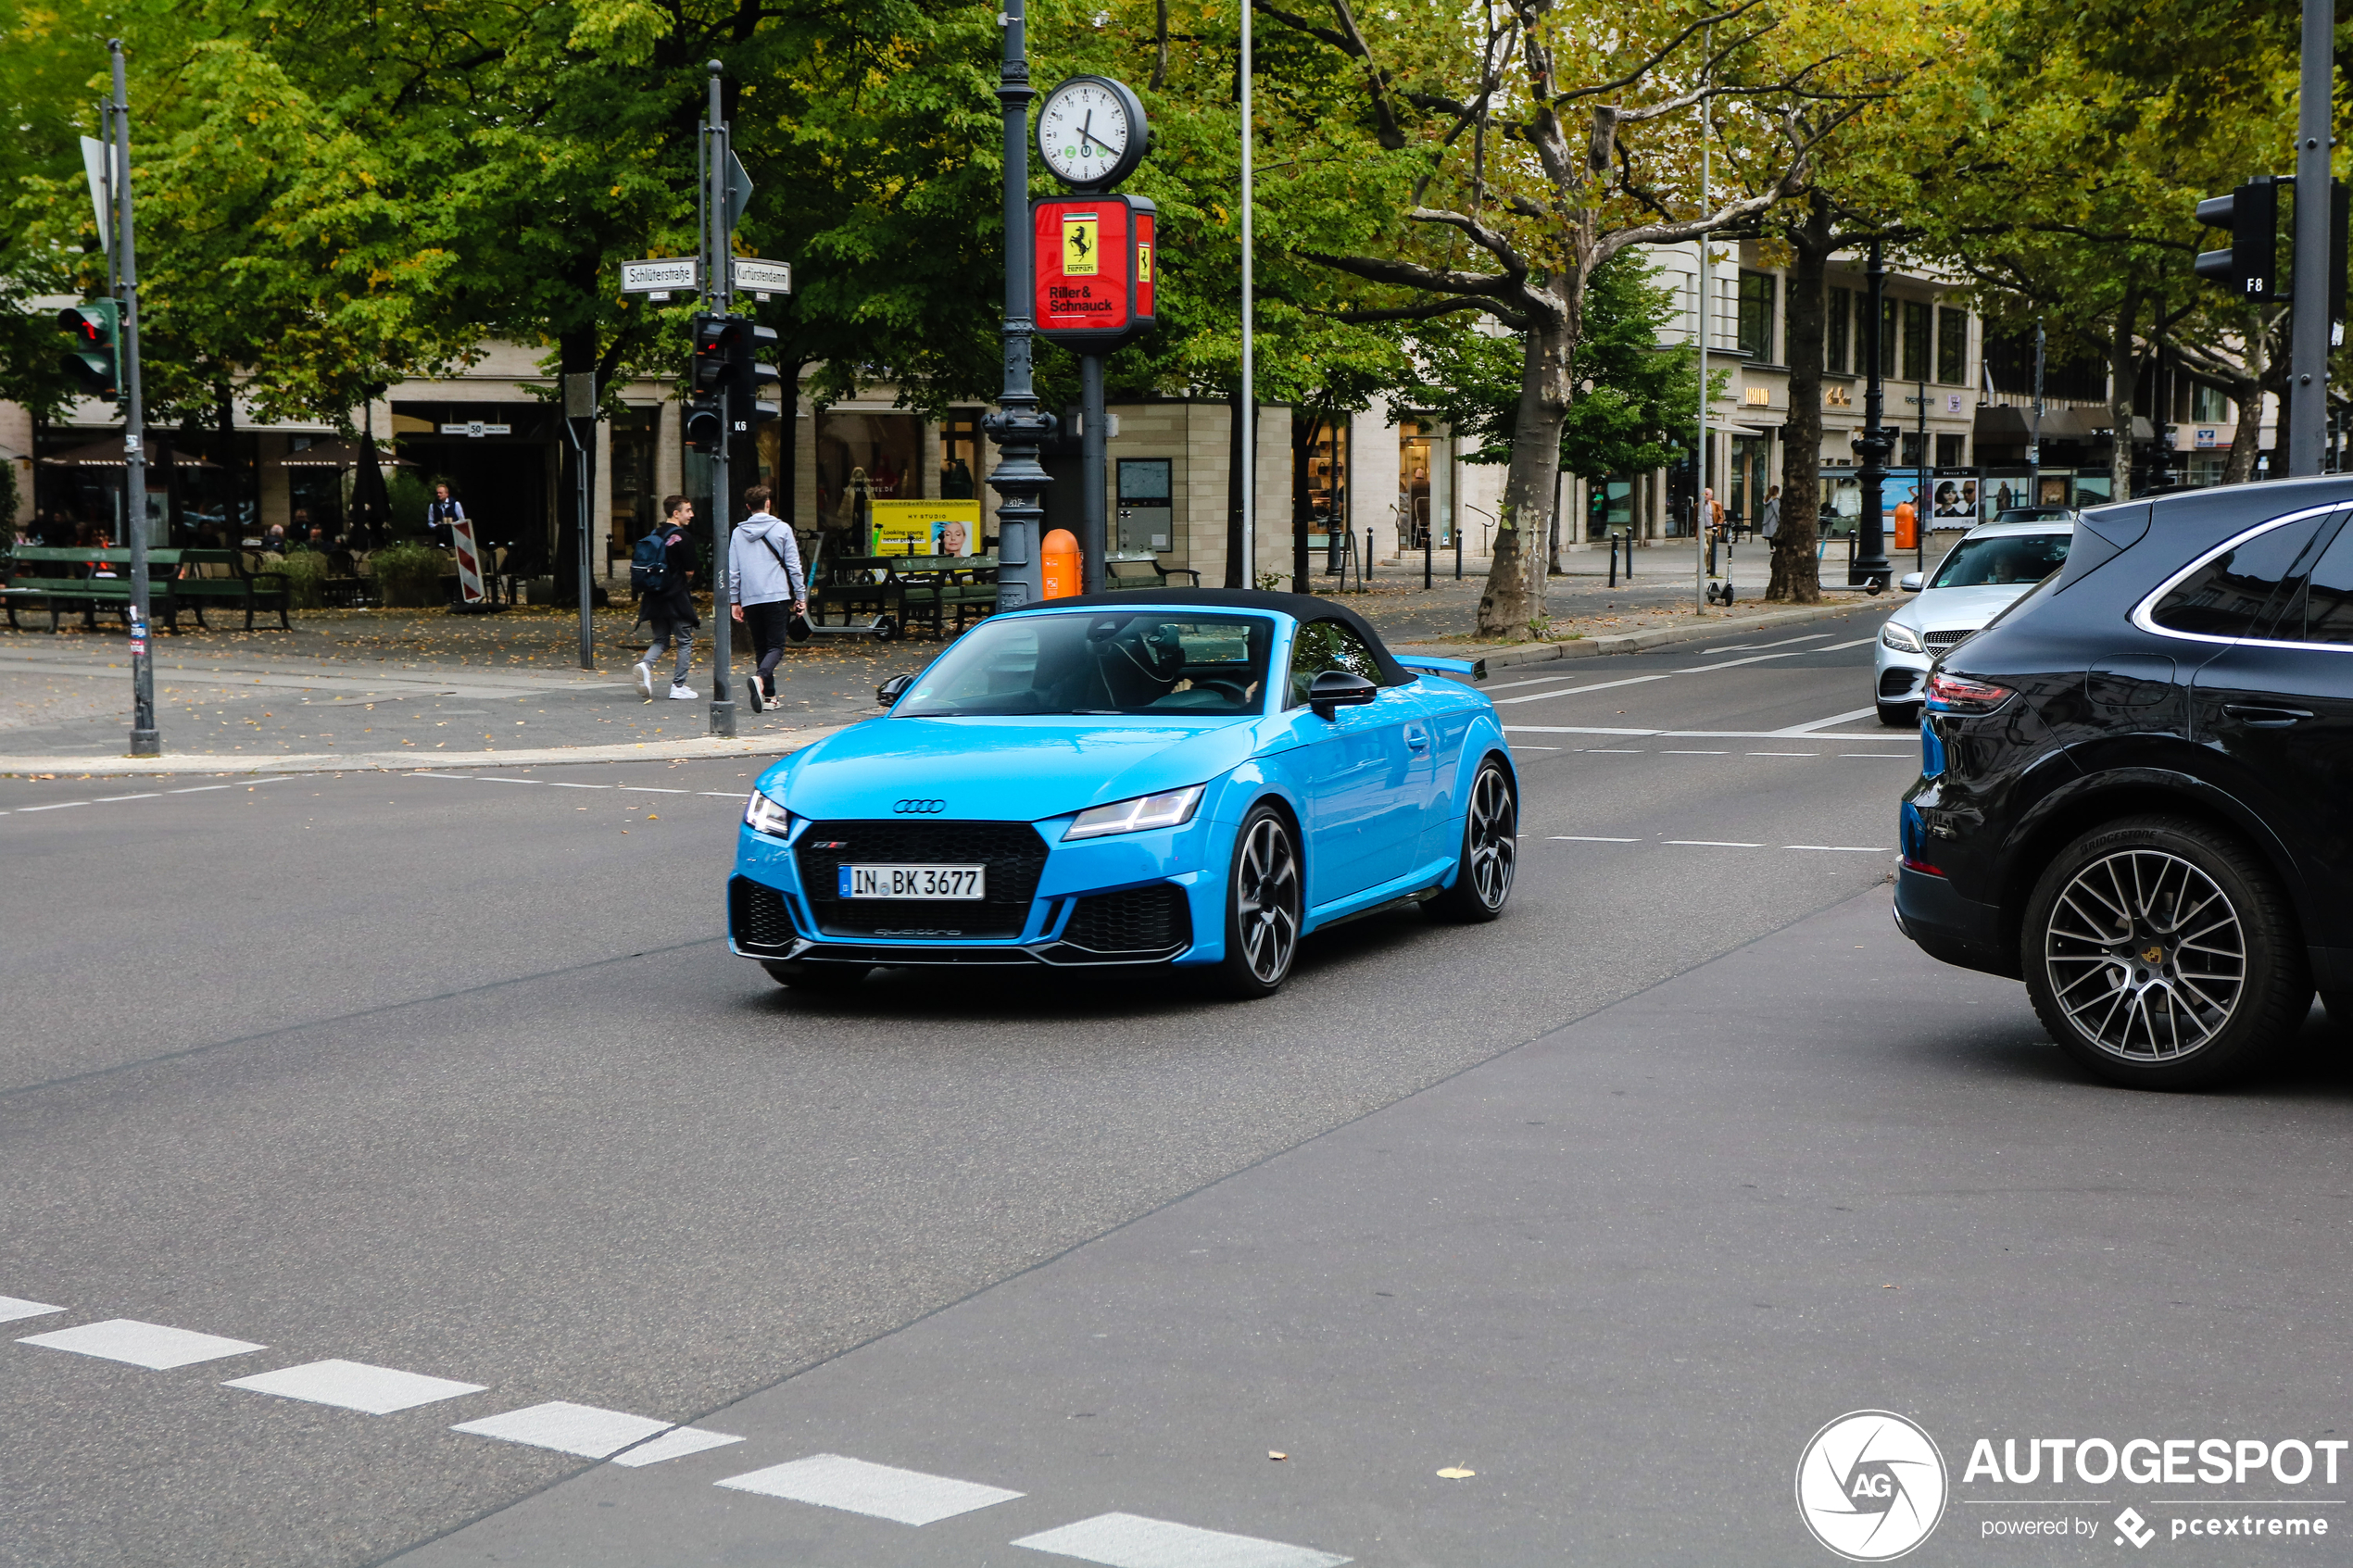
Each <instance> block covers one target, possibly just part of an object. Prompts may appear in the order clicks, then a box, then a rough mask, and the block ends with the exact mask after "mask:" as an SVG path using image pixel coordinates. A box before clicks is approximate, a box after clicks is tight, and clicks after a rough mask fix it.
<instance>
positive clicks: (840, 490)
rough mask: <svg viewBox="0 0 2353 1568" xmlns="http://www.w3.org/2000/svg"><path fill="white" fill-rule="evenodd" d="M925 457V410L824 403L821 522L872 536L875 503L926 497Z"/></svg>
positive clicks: (819, 454)
mask: <svg viewBox="0 0 2353 1568" xmlns="http://www.w3.org/2000/svg"><path fill="white" fill-rule="evenodd" d="M923 457H924V421H923V419H922V417H921V416H920V415H916V414H866V413H843V412H840V411H838V410H836V409H831V408H825V409H820V410H819V411H818V414H817V516H816V518H815V520H814V521H815V522H816V525H817V526H818V527H820V528H824V529H842V530H849V532H850V533H851V536H852V537H853V538H857V539H864V538H866V537H867V529H868V527H869V523H870V519H871V513H872V507H873V503H875V502H876V501H914V500H922V499H924V498H925V495H924V474H923Z"/></svg>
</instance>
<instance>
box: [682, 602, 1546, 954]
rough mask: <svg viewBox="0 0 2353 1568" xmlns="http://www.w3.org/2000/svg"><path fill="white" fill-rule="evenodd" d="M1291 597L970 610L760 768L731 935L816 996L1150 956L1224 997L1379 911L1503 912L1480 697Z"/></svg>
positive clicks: (1510, 775) (1352, 620)
mask: <svg viewBox="0 0 2353 1568" xmlns="http://www.w3.org/2000/svg"><path fill="white" fill-rule="evenodd" d="M1470 669H1471V667H1470V666H1469V665H1468V664H1465V663H1462V662H1460V661H1457V660H1453V659H1400V658H1398V657H1396V656H1394V655H1392V654H1391V653H1390V651H1389V649H1387V648H1386V647H1384V646H1382V645H1381V640H1380V637H1379V636H1378V633H1375V632H1374V631H1373V629H1372V628H1371V627H1370V626H1368V625H1366V624H1365V621H1364V620H1363V619H1362V618H1361V617H1359V616H1358V615H1357V614H1356V613H1355V612H1354V611H1353V610H1351V609H1348V608H1345V607H1343V606H1340V605H1337V604H1333V603H1331V602H1329V601H1327V600H1324V599H1318V598H1314V597H1310V596H1305V595H1299V594H1268V593H1245V592H1238V591H1218V590H1202V589H1194V590H1185V591H1170V592H1164V593H1150V592H1142V591H1137V592H1126V593H1114V594H1101V595H1094V596H1086V597H1080V598H1067V599H1051V600H1048V601H1046V602H1044V603H1042V604H1038V605H1035V606H1028V607H1025V608H1020V609H1017V610H1012V611H1008V612H1006V613H1003V614H1000V615H995V616H991V617H990V618H989V619H988V620H987V621H982V622H981V623H980V624H979V625H977V626H975V628H973V629H972V630H971V631H969V632H967V633H964V634H963V636H961V637H959V638H957V639H956V641H955V642H953V643H951V644H950V645H949V646H948V647H947V648H946V649H944V650H943V651H942V652H941V653H940V655H939V657H938V658H937V659H934V660H933V661H932V663H931V665H930V666H929V667H928V668H927V669H925V671H923V672H922V673H921V674H918V675H912V676H908V675H901V676H899V677H896V678H895V679H893V680H891V681H889V682H887V683H886V684H884V685H883V686H882V688H881V689H880V691H879V692H878V693H877V694H876V695H877V696H878V697H879V698H880V700H881V701H882V703H883V704H884V706H885V708H886V709H887V711H886V712H885V713H883V714H882V715H881V716H879V717H877V718H874V719H869V720H866V721H862V722H861V723H857V724H853V725H851V726H849V728H848V729H846V730H843V731H841V732H840V733H839V734H835V735H832V736H829V737H828V738H826V739H825V740H823V741H820V742H818V743H817V744H816V745H814V746H809V747H808V748H806V749H805V750H802V751H798V752H795V753H794V754H793V755H792V756H790V757H787V758H786V759H784V760H783V761H780V762H778V763H777V764H776V765H775V766H774V767H773V768H771V769H769V770H768V771H766V772H764V773H762V774H761V778H760V783H759V786H758V787H757V788H756V789H754V790H753V791H752V794H751V798H750V801H749V803H748V805H747V807H746V809H745V811H744V822H743V827H742V829H741V831H740V832H739V834H737V841H736V874H735V876H734V878H733V879H732V880H731V881H730V883H729V884H728V929H729V935H730V939H731V942H732V944H733V946H734V948H735V950H736V952H737V953H739V954H741V955H742V956H743V957H745V958H748V959H756V960H759V961H760V962H761V963H762V964H764V965H765V966H766V967H767V970H768V972H769V973H770V974H771V975H773V976H774V977H775V978H776V979H777V980H778V981H779V982H781V983H783V984H784V985H792V986H808V987H829V986H838V985H847V984H854V983H856V982H857V981H859V980H860V979H861V978H862V977H863V976H864V975H865V974H866V973H867V972H869V971H871V970H874V969H876V968H895V967H899V966H907V965H923V964H1047V965H1055V966H1072V967H1076V966H1081V965H1086V966H1099V965H1104V964H1170V965H1175V966H1176V967H1177V968H1179V969H1188V970H1196V971H1199V972H1202V973H1203V974H1204V975H1206V976H1207V977H1209V978H1211V979H1212V980H1213V981H1214V983H1215V984H1216V985H1218V986H1219V987H1220V988H1222V989H1224V990H1226V991H1227V992H1228V993H1230V994H1233V995H1237V996H1241V997H1262V996H1265V995H1267V994H1269V993H1271V992H1273V991H1274V990H1275V989H1277V987H1278V986H1280V985H1282V983H1283V981H1284V980H1285V978H1286V977H1288V976H1289V975H1290V971H1291V965H1292V963H1293V961H1294V960H1296V958H1297V956H1298V953H1299V942H1300V938H1302V936H1305V935H1308V934H1309V933H1310V932H1313V931H1315V930H1316V929H1317V928H1318V927H1321V926H1327V925H1331V924H1333V923H1335V922H1340V921H1344V920H1348V919H1351V918H1353V917H1354V916H1357V915H1361V914H1365V913H1367V912H1369V911H1371V910H1374V909H1383V908H1385V907H1388V906H1390V905H1394V904H1400V903H1405V902H1418V903H1420V904H1421V905H1422V906H1423V908H1424V909H1427V910H1428V912H1429V913H1430V914H1432V915H1434V916H1437V917H1439V918H1441V919H1444V920H1453V921H1487V920H1492V919H1494V918H1495V917H1496V916H1497V915H1498V914H1500V913H1502V912H1503V909H1504V900H1505V899H1506V898H1507V897H1510V895H1511V890H1512V872H1513V870H1514V867H1515V865H1516V859H1517V856H1518V842H1517V837H1516V835H1517V834H1518V831H1519V822H1518V795H1519V791H1518V779H1517V774H1516V771H1515V769H1514V767H1513V763H1512V755H1511V748H1510V747H1509V746H1506V745H1505V744H1504V731H1503V726H1502V725H1501V724H1500V723H1499V722H1498V721H1497V720H1496V717H1495V709H1494V708H1493V706H1492V705H1491V703H1489V701H1488V700H1487V698H1486V697H1485V696H1483V695H1481V694H1480V693H1478V692H1477V691H1475V690H1473V689H1471V688H1470V687H1469V686H1467V685H1465V684H1462V683H1460V682H1457V681H1451V680H1446V679H1443V678H1442V677H1443V676H1444V675H1446V674H1448V673H1455V674H1467V673H1468V672H1469V671H1470Z"/></svg>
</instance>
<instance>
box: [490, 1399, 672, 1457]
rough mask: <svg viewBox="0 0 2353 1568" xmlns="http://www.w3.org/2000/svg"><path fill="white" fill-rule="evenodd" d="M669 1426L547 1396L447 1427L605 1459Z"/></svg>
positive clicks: (625, 1413)
mask: <svg viewBox="0 0 2353 1568" xmlns="http://www.w3.org/2000/svg"><path fill="white" fill-rule="evenodd" d="M670 1425H671V1424H670V1423H669V1422H667V1421H656V1420H654V1419H653V1417H651V1416H646V1415H631V1414H629V1413H628V1412H627V1411H607V1410H598V1408H597V1407H596V1406H594V1405H575V1404H573V1403H572V1402H571V1401H570V1400H568V1399H550V1400H548V1401H547V1403H545V1404H540V1405H526V1406H524V1407H523V1408H522V1410H515V1411H502V1412H501V1413H499V1414H497V1415H486V1416H484V1417H483V1418H482V1419H481V1420H480V1421H464V1422H459V1424H457V1425H455V1426H452V1427H451V1428H450V1429H449V1430H450V1431H452V1432H465V1433H470V1434H472V1436H476V1437H496V1438H497V1439H498V1440H499V1441H500V1442H502V1443H522V1444H523V1445H525V1446H526V1447H529V1448H534V1449H554V1450H555V1451H556V1452H558V1453H560V1454H578V1455H579V1456H580V1457H581V1458H582V1459H606V1458H609V1457H610V1456H611V1455H613V1454H617V1453H619V1452H620V1451H621V1450H622V1449H625V1448H627V1447H629V1445H630V1444H632V1443H639V1442H643V1441H644V1440H645V1439H647V1438H648V1437H650V1436H653V1435H654V1434H655V1433H657V1432H662V1431H667V1430H668V1429H669V1427H670Z"/></svg>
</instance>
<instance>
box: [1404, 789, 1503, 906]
mask: <svg viewBox="0 0 2353 1568" xmlns="http://www.w3.org/2000/svg"><path fill="white" fill-rule="evenodd" d="M1518 869H1519V801H1518V797H1517V796H1516V794H1515V793H1514V792H1513V789H1512V776H1511V775H1510V774H1509V773H1507V772H1505V771H1504V766H1503V764H1502V763H1500V762H1498V761H1496V760H1495V759H1493V758H1489V759H1487V760H1486V761H1484V762H1482V763H1480V764H1479V765H1478V777H1477V778H1475V779H1473V780H1472V781H1471V788H1470V803H1469V805H1468V807H1467V808H1466V809H1465V810H1464V812H1463V849H1462V859H1461V860H1460V862H1459V863H1458V864H1457V865H1456V867H1455V870H1454V884H1453V886H1452V887H1449V888H1447V889H1446V891H1445V892H1443V893H1441V894H1440V895H1439V896H1438V897H1435V898H1432V899H1431V900H1430V901H1429V903H1428V905H1427V906H1426V908H1428V910H1429V912H1430V913H1431V914H1432V915H1434V916H1436V917H1437V918H1438V919H1440V920H1451V921H1462V922H1477V921H1490V920H1493V919H1494V918H1495V917H1496V916H1497V915H1500V914H1502V913H1503V912H1504V900H1505V899H1506V898H1509V897H1511V896H1512V873H1513V872H1516V871H1517V870H1518Z"/></svg>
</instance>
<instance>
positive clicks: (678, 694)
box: [670, 686, 702, 702]
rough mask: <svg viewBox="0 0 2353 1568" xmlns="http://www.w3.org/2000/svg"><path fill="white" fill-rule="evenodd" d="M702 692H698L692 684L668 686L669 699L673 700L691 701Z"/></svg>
mask: <svg viewBox="0 0 2353 1568" xmlns="http://www.w3.org/2000/svg"><path fill="white" fill-rule="evenodd" d="M701 695H702V694H701V693H700V692H698V691H697V690H695V688H694V687H692V686H673V687H671V688H670V700H671V701H673V702H692V701H694V700H695V698H697V697H698V696H701Z"/></svg>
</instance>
